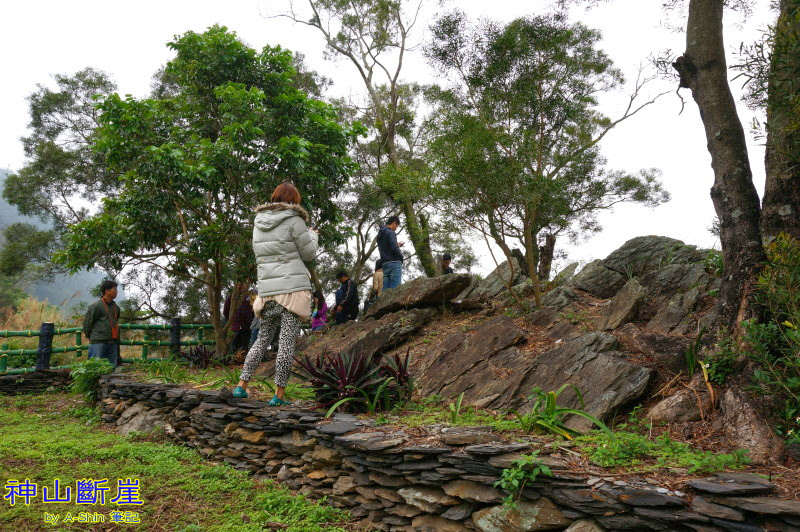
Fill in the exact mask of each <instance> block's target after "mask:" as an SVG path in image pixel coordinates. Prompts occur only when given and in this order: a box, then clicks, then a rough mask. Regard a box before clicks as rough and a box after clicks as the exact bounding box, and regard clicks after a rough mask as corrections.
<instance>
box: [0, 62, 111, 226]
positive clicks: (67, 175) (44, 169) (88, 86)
mask: <svg viewBox="0 0 800 532" xmlns="http://www.w3.org/2000/svg"><path fill="white" fill-rule="evenodd" d="M54 79H55V81H56V84H57V86H58V89H57V90H51V89H49V88H47V87H43V86H41V85H39V86H38V87H37V90H36V92H34V93H33V94H31V95H30V96H29V97H28V102H29V105H30V116H31V121H30V124H29V127H30V129H31V130H32V133H31V134H30V136H28V137H25V138H23V139H22V145H23V148H24V150H25V155H26V157H27V158H28V161H27V162H26V164H25V165H24V166H23V167H22V168H21V169H20V170H19V172H16V173H13V174H11V175H9V176H8V178H7V179H6V181H5V186H4V187H3V197H4V198H5V199H6V200H7V201H8V202H9V203H11V204H12V205H15V206H16V207H17V209H19V212H20V214H23V215H28V216H36V217H39V218H40V219H42V221H50V222H53V224H54V226H55V228H56V230H59V231H60V230H61V229H63V228H64V227H66V226H67V225H69V224H72V223H77V222H79V221H81V220H83V219H85V218H86V216H87V215H88V214H89V212H88V210H87V208H86V203H87V201H88V202H91V201H96V200H97V198H98V197H103V196H105V195H107V194H111V193H113V192H114V191H116V189H117V187H118V186H119V182H118V180H117V178H118V174H115V173H114V172H111V171H109V169H108V168H107V166H106V164H105V161H104V160H103V156H102V154H100V153H98V152H95V151H93V150H92V149H91V144H92V139H93V135H94V131H95V128H96V127H97V124H98V122H97V120H98V114H99V111H98V110H97V108H96V106H95V97H96V96H105V95H108V94H111V93H112V92H113V91H115V90H116V86H115V85H114V83H113V82H112V81H111V80H110V79H109V78H108V75H107V74H105V73H104V72H102V71H99V70H96V69H93V68H85V69H83V70H81V71H79V72H76V73H75V74H73V75H71V76H69V75H65V74H57V75H55V76H54Z"/></svg>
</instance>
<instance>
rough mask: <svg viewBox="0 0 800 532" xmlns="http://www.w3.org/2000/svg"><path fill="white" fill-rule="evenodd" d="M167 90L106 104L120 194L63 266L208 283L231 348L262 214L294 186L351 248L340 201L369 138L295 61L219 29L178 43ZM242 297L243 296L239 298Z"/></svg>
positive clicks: (106, 142) (221, 342)
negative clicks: (304, 80)
mask: <svg viewBox="0 0 800 532" xmlns="http://www.w3.org/2000/svg"><path fill="white" fill-rule="evenodd" d="M168 46H169V47H170V48H171V49H172V50H174V51H175V53H176V56H175V58H174V59H173V60H171V61H170V62H169V63H167V65H166V68H165V69H164V78H165V79H166V80H168V82H169V87H168V89H167V90H163V91H160V94H161V95H160V96H154V97H151V98H145V99H136V98H134V97H132V96H126V97H121V96H119V95H117V94H111V95H109V96H108V97H106V98H104V99H102V100H101V101H100V104H99V110H100V115H99V123H100V125H99V127H98V128H97V129H96V130H95V132H94V137H93V150H94V151H95V152H96V153H98V154H100V155H101V156H102V157H103V158H104V160H105V161H106V163H107V165H108V168H109V170H110V171H112V172H115V173H117V174H118V175H120V176H121V177H120V180H121V186H120V190H119V193H118V194H114V195H110V196H107V197H105V198H104V199H103V202H102V208H101V210H100V212H98V213H97V214H96V215H94V216H92V217H91V218H88V219H86V220H84V221H82V222H80V223H78V224H75V225H73V226H71V227H70V228H69V231H68V233H67V235H66V246H65V249H64V250H63V252H61V253H59V254H58V259H59V260H60V261H61V262H62V263H64V264H65V265H67V266H68V267H70V268H71V269H79V268H86V267H91V266H92V265H94V264H96V263H97V262H98V260H100V258H102V260H107V261H109V263H110V264H111V265H112V266H113V267H114V268H116V269H121V268H123V267H126V266H128V267H132V268H142V267H147V266H154V267H157V268H160V269H161V270H163V271H164V272H166V273H168V274H169V275H171V276H174V277H177V278H183V279H188V280H195V281H197V282H200V283H202V285H203V286H204V287H205V290H206V299H207V301H208V305H209V308H210V310H211V318H212V323H213V324H214V326H215V330H216V333H217V347H218V350H221V352H224V350H225V348H226V343H225V336H226V333H227V331H228V328H229V324H224V323H222V320H221V318H220V307H221V298H222V295H221V294H222V290H223V288H224V287H225V286H228V285H231V284H232V283H233V281H235V280H247V279H253V278H254V275H255V274H254V259H253V253H252V249H251V231H252V218H253V208H254V207H255V206H257V205H258V204H260V203H265V202H268V201H269V197H270V195H271V193H272V191H273V190H274V188H275V187H276V186H277V185H278V184H280V183H281V182H284V181H291V182H293V183H294V184H295V185H296V186H297V187H298V189H299V190H300V192H301V194H302V195H303V205H304V206H305V207H306V208H307V209H308V210H309V211H310V212H311V213H312V216H313V223H314V224H316V225H320V227H321V228H322V232H321V236H322V237H323V238H327V239H331V240H336V239H338V238H341V236H342V235H341V231H340V228H339V226H338V222H339V216H338V213H337V209H336V206H335V205H334V203H333V198H334V197H335V195H336V193H337V192H338V191H339V189H340V188H341V187H343V186H344V184H345V183H346V182H347V179H348V175H349V174H350V173H351V172H352V170H353V163H352V161H351V159H350V157H349V156H348V147H349V145H350V143H351V142H352V140H353V139H354V137H355V136H356V135H357V134H358V133H359V132H360V128H359V127H358V126H352V127H350V126H346V125H341V124H340V123H339V122H338V116H337V112H336V109H335V108H334V107H332V106H330V105H328V104H325V103H323V102H321V101H318V100H315V99H312V98H310V97H309V96H308V95H307V94H306V93H304V92H303V91H302V90H300V89H299V88H297V86H296V84H295V76H296V73H297V71H296V69H295V67H294V61H293V56H292V53H291V52H289V51H288V50H285V49H282V48H281V47H279V46H274V47H273V46H266V47H264V49H263V50H261V51H257V50H254V49H253V48H250V47H248V46H247V45H245V44H244V43H243V42H242V41H241V40H240V39H239V38H238V37H237V36H236V34H235V33H233V32H231V31H228V29H227V28H225V27H220V26H214V27H211V28H209V29H208V30H207V31H206V32H204V33H195V32H187V33H186V34H184V35H182V36H179V37H176V39H175V40H173V41H172V42H170V43H169V45H168ZM235 297H239V294H235Z"/></svg>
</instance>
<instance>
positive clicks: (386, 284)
mask: <svg viewBox="0 0 800 532" xmlns="http://www.w3.org/2000/svg"><path fill="white" fill-rule="evenodd" d="M399 227H400V218H399V217H397V216H390V217H389V219H388V220H387V221H386V225H384V226H383V227H381V229H380V231H378V251H380V254H381V260H382V261H383V289H384V290H387V289H389V288H396V287H398V286H400V285H401V284H402V283H403V253H402V252H401V251H400V248H401V247H403V242H399V243H398V242H397V229H398V228H399Z"/></svg>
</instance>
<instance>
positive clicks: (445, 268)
mask: <svg viewBox="0 0 800 532" xmlns="http://www.w3.org/2000/svg"><path fill="white" fill-rule="evenodd" d="M451 260H453V258H452V257H451V256H450V254H449V253H445V254H444V255H442V275H448V274H450V273H453V268H451V267H450V261H451Z"/></svg>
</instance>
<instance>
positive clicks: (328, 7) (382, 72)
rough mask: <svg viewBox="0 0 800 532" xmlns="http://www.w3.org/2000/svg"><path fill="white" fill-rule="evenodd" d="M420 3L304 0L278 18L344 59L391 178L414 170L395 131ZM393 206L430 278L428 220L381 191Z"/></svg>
mask: <svg viewBox="0 0 800 532" xmlns="http://www.w3.org/2000/svg"><path fill="white" fill-rule="evenodd" d="M422 5H423V1H422V0H413V1H406V0H308V7H309V12H308V13H307V14H306V15H303V14H301V13H299V12H298V11H297V9H296V3H295V2H294V1H293V0H289V6H290V7H289V11H288V12H286V13H282V14H280V15H278V16H280V17H287V18H289V19H291V20H293V21H295V22H299V23H302V24H305V25H308V26H310V27H312V28H315V29H316V30H318V31H319V32H320V33H321V34H322V36H323V38H324V39H325V42H326V45H327V47H328V51H329V52H330V54H331V55H332V56H339V57H342V58H345V59H347V60H348V61H349V62H350V63H351V64H352V65H353V66H354V68H355V69H356V71H357V72H358V74H359V76H360V78H361V80H362V82H363V83H364V86H365V88H366V90H367V93H368V97H369V101H370V105H371V107H372V110H371V112H372V113H374V115H375V122H374V123H375V128H376V129H377V131H378V139H379V141H380V142H379V148H380V152H379V157H381V158H385V159H386V160H387V164H388V166H389V167H390V171H391V173H392V175H393V176H394V177H395V178H396V180H397V178H407V179H408V180H413V178H414V176H415V172H414V168H413V167H409V166H408V165H407V164H405V163H404V161H403V158H402V154H401V149H402V146H401V142H400V139H399V136H398V128H399V126H400V124H401V122H402V120H403V119H404V117H403V111H402V109H401V100H402V95H401V92H402V90H403V81H402V79H401V77H400V74H401V72H402V70H403V66H404V61H405V59H406V54H407V53H408V51H409V49H410V48H411V46H412V43H411V40H410V39H411V33H412V32H413V30H414V28H415V26H416V24H417V18H418V15H419V13H420V9H421V8H422ZM396 180H395V181H396ZM385 192H386V193H388V194H389V196H390V197H392V199H393V200H395V202H396V203H397V204H398V206H399V208H400V210H401V211H402V214H403V215H404V217H405V226H406V229H407V230H408V234H409V237H410V239H411V242H412V243H413V245H414V250H415V253H416V257H417V259H418V260H419V262H420V265H421V266H422V269H423V270H424V272H425V273H426V274H427V275H429V276H432V275H435V273H436V265H435V261H434V258H433V251H432V247H431V227H430V217H429V216H428V215H426V214H425V213H424V212H423V209H422V208H420V207H419V206H418V205H416V204H415V203H414V200H413V199H412V198H409V197H407V196H400V195H398V194H396V193H393V192H394V191H393V190H392V189H388V190H386V191H385Z"/></svg>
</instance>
